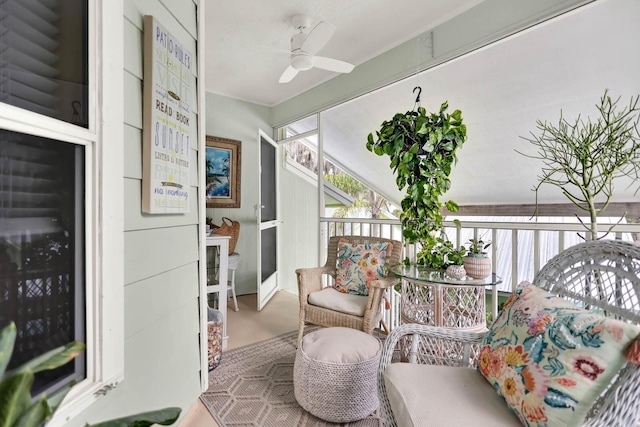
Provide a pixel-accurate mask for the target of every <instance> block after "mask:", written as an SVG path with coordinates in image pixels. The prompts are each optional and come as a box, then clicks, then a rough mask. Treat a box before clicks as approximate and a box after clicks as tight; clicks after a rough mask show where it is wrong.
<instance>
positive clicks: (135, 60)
mask: <svg viewBox="0 0 640 427" xmlns="http://www.w3.org/2000/svg"><path fill="white" fill-rule="evenodd" d="M124 40H125V43H124V69H125V70H127V71H128V72H130V73H131V74H133V75H134V76H136V77H137V78H139V79H140V80H142V69H143V68H142V64H143V63H144V61H143V56H142V52H143V40H142V30H141V29H140V28H137V27H136V26H135V25H133V23H132V22H131V21H127V20H126V19H125V20H124Z"/></svg>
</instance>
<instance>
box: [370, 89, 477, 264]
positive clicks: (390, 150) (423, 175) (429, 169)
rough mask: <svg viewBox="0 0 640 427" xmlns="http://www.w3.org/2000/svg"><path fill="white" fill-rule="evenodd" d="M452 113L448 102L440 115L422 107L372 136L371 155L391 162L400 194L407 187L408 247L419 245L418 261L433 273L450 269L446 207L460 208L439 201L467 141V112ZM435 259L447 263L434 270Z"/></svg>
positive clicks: (401, 115) (403, 217) (400, 115)
mask: <svg viewBox="0 0 640 427" xmlns="http://www.w3.org/2000/svg"><path fill="white" fill-rule="evenodd" d="M416 102H417V103H419V98H418V99H417V100H416ZM448 108H449V104H448V102H446V101H445V102H444V103H442V105H441V106H440V111H439V112H438V113H427V111H426V110H425V109H424V108H423V107H420V106H419V107H418V108H417V110H413V111H407V112H406V113H398V114H396V115H394V116H393V118H392V119H391V120H385V121H384V122H382V124H381V125H380V130H379V131H376V137H377V138H374V136H373V134H372V133H370V134H369V136H368V140H367V149H368V150H369V151H371V152H373V153H375V154H377V155H378V156H383V155H385V154H386V155H388V156H389V157H390V159H391V163H390V167H391V169H393V171H394V173H395V174H396V185H397V186H398V189H400V190H403V189H405V188H406V196H405V197H404V198H403V199H402V204H401V207H402V214H401V216H400V220H401V221H402V225H403V228H404V232H403V233H404V234H403V235H404V238H405V239H406V241H407V242H409V243H420V244H421V246H422V249H421V251H420V253H419V254H418V262H419V263H421V264H426V265H429V266H431V267H434V268H443V267H447V264H448V263H447V261H446V257H445V256H444V254H443V250H446V246H445V245H444V243H445V242H446V241H447V239H446V236H442V233H441V231H442V220H443V216H442V208H443V207H446V208H447V209H448V210H449V211H451V212H457V211H458V210H459V208H458V205H457V204H456V203H455V202H454V201H452V200H449V201H447V202H446V203H442V202H441V201H440V197H441V196H442V195H443V194H444V193H445V192H447V190H449V188H450V187H451V180H450V179H449V175H450V174H451V169H452V166H453V164H454V163H455V162H456V161H457V157H456V150H457V149H458V148H459V147H461V146H462V144H463V143H464V142H465V141H466V139H467V128H466V126H465V125H464V123H462V113H461V112H460V110H455V111H454V112H453V113H452V114H448V113H447V112H446V110H447V109H448ZM433 259H436V260H440V259H442V264H440V265H435V264H439V263H434V262H432V260H433Z"/></svg>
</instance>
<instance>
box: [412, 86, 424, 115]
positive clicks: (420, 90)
mask: <svg viewBox="0 0 640 427" xmlns="http://www.w3.org/2000/svg"><path fill="white" fill-rule="evenodd" d="M416 89H417V90H418V96H416V102H415V105H414V106H413V109H414V110H415V106H416V105H417V106H418V107H419V106H420V95H421V94H422V88H421V87H420V86H416V87H414V88H413V93H416Z"/></svg>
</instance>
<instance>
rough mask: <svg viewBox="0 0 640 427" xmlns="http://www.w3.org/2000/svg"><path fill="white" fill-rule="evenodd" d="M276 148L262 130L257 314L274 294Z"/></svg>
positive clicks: (276, 263)
mask: <svg viewBox="0 0 640 427" xmlns="http://www.w3.org/2000/svg"><path fill="white" fill-rule="evenodd" d="M277 161H278V146H277V145H276V143H275V142H274V141H273V140H272V139H271V138H270V137H269V136H268V135H267V134H266V133H264V132H263V131H262V130H259V131H258V164H259V165H260V173H259V174H258V176H259V178H258V179H259V182H258V188H259V189H260V191H259V192H258V194H259V195H258V205H257V206H256V216H257V218H258V310H262V307H264V306H265V305H266V304H267V303H268V302H269V300H270V299H271V297H272V296H273V295H275V293H276V291H277V290H278V233H279V230H278V226H279V225H280V223H281V222H282V221H280V213H279V206H278V197H277V189H278V168H277Z"/></svg>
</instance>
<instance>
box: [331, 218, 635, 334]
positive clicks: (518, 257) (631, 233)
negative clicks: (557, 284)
mask: <svg viewBox="0 0 640 427" xmlns="http://www.w3.org/2000/svg"><path fill="white" fill-rule="evenodd" d="M320 224H321V236H320V242H321V248H320V253H326V248H327V246H328V242H329V237H331V236H336V235H357V236H375V237H384V238H388V239H393V240H399V241H402V242H403V243H404V239H403V238H402V226H401V223H400V221H399V220H375V219H366V218H346V219H345V218H320ZM443 225H444V227H445V228H444V231H445V234H446V235H447V237H448V238H449V239H450V240H451V241H452V242H453V243H454V246H456V247H460V246H462V245H464V244H465V243H466V242H467V241H468V240H469V239H470V238H476V239H477V238H481V239H482V240H484V241H485V242H486V241H491V246H490V247H489V251H490V253H491V260H492V265H493V272H494V273H496V274H497V275H498V276H499V277H501V278H502V283H501V284H500V285H499V286H498V287H496V288H494V292H493V293H492V299H491V300H492V304H491V313H492V315H493V318H495V316H496V315H497V312H498V293H499V292H511V291H512V290H514V289H515V288H516V287H517V285H518V284H519V283H520V282H522V281H524V280H529V281H531V280H533V277H534V276H535V274H536V273H537V272H538V271H539V270H540V268H541V267H542V266H543V265H544V264H545V263H546V262H547V261H548V260H549V259H550V258H551V257H553V256H555V255H557V254H558V253H560V252H561V251H562V250H564V249H566V248H568V247H570V246H573V245H575V244H577V243H579V242H581V241H583V240H584V237H585V228H584V226H583V225H582V224H579V223H541V222H532V221H527V222H485V221H460V226H459V227H458V226H457V225H456V224H455V223H454V222H453V221H445V222H444V223H443ZM609 227H612V228H611V231H610V234H609V235H608V236H607V238H610V239H619V240H628V241H638V237H637V236H640V224H617V225H609V224H603V225H601V227H600V228H601V229H602V230H604V231H603V232H602V233H601V234H604V233H605V232H606V231H608V230H609ZM418 249H419V248H416V245H409V244H404V255H403V258H405V257H406V258H409V260H410V261H411V262H414V261H415V259H416V258H415V257H416V253H417V251H418ZM389 302H390V304H391V309H390V310H388V311H386V312H385V322H386V324H387V325H388V326H389V328H393V327H395V326H396V325H398V324H399V323H400V295H399V293H398V292H395V291H392V292H390V295H389Z"/></svg>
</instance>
